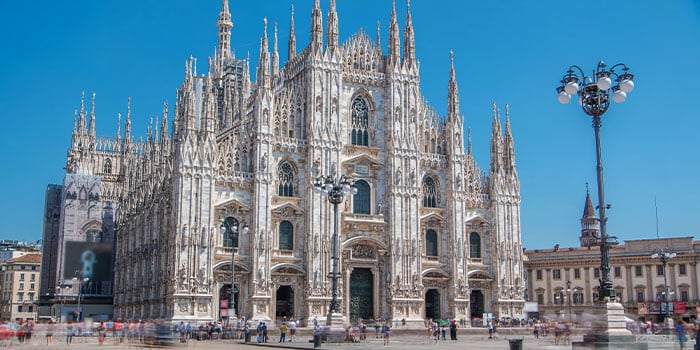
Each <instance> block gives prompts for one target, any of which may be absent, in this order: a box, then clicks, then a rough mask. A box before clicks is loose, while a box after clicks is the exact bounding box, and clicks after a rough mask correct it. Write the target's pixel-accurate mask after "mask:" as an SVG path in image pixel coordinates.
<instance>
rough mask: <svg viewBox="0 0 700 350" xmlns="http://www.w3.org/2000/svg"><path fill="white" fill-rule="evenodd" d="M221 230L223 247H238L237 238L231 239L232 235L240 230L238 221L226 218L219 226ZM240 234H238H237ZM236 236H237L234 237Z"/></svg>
mask: <svg viewBox="0 0 700 350" xmlns="http://www.w3.org/2000/svg"><path fill="white" fill-rule="evenodd" d="M221 227H222V230H221V235H222V236H221V241H222V242H223V245H224V247H231V248H237V247H238V237H232V234H233V233H234V232H235V231H237V230H240V229H241V228H240V226H239V224H238V220H237V219H236V218H234V217H230V216H229V217H227V218H226V220H224V223H223V224H222V225H221ZM239 234H240V232H239ZM236 236H238V235H236Z"/></svg>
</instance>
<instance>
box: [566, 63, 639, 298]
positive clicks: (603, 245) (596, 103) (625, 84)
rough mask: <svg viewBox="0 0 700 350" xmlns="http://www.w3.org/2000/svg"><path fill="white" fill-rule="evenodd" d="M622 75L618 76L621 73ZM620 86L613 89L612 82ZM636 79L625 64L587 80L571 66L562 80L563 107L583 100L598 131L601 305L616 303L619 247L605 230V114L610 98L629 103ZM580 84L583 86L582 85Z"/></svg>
mask: <svg viewBox="0 0 700 350" xmlns="http://www.w3.org/2000/svg"><path fill="white" fill-rule="evenodd" d="M616 69H617V70H621V71H622V72H618V71H617V70H616ZM579 75H580V76H579ZM611 78H614V79H615V82H617V85H615V86H612V79H611ZM633 79H634V76H633V75H632V74H630V73H629V68H628V67H627V66H626V65H625V64H622V63H619V64H616V65H614V66H612V67H611V68H610V69H607V66H606V65H605V63H603V61H600V62H599V63H598V67H597V68H596V70H595V71H593V75H591V76H586V74H585V73H584V72H583V70H582V69H581V68H580V67H579V66H576V65H574V66H571V67H569V70H568V71H567V72H566V74H565V75H564V77H563V78H562V80H561V86H559V87H557V93H558V94H559V96H558V100H559V102H560V103H562V104H567V103H569V101H571V96H573V95H574V94H577V95H578V96H579V104H580V105H581V107H582V108H583V112H584V113H586V114H587V115H589V116H591V117H592V118H593V129H594V130H595V149H596V163H597V168H596V169H597V176H598V212H599V215H600V241H599V242H598V244H599V245H600V260H601V261H600V272H601V279H600V291H599V299H600V301H601V302H607V301H613V302H614V301H615V299H616V298H615V290H614V289H613V284H612V278H611V277H610V255H609V247H610V246H613V245H616V244H618V242H617V238H616V237H611V236H608V233H607V231H606V229H605V227H606V224H607V221H608V218H607V217H606V216H605V209H609V208H610V206H609V205H607V204H605V199H604V191H603V162H602V159H601V149H600V126H601V118H602V117H603V114H605V112H606V111H607V110H608V108H609V107H610V94H611V93H612V95H613V96H612V99H613V100H614V101H615V102H617V103H622V102H625V99H626V98H627V93H629V92H631V91H632V90H633V89H634V82H633ZM579 83H580V85H579Z"/></svg>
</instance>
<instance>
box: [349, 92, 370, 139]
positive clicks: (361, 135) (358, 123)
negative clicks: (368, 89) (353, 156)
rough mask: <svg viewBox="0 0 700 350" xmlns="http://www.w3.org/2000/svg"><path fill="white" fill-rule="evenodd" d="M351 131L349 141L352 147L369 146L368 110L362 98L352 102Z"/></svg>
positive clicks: (356, 98)
mask: <svg viewBox="0 0 700 350" xmlns="http://www.w3.org/2000/svg"><path fill="white" fill-rule="evenodd" d="M351 114H352V131H351V134H350V141H351V143H352V144H353V145H359V146H369V132H368V130H369V108H368V106H367V102H366V101H365V100H364V99H363V98H362V97H359V96H358V97H355V99H354V100H352V109H351Z"/></svg>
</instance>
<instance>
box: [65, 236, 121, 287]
mask: <svg viewBox="0 0 700 350" xmlns="http://www.w3.org/2000/svg"><path fill="white" fill-rule="evenodd" d="M63 256H64V260H63V279H66V280H72V279H75V281H76V282H78V279H80V278H82V279H83V281H82V282H80V288H81V293H82V294H93V295H111V294H112V243H96V242H66V250H65V254H64V255H63Z"/></svg>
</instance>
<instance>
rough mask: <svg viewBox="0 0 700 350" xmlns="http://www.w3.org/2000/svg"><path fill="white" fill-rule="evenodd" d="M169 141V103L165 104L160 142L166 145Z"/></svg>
mask: <svg viewBox="0 0 700 350" xmlns="http://www.w3.org/2000/svg"><path fill="white" fill-rule="evenodd" d="M167 140H168V101H165V102H164V103H163V122H162V124H161V126H160V142H161V143H165V142H166V141H167Z"/></svg>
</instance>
